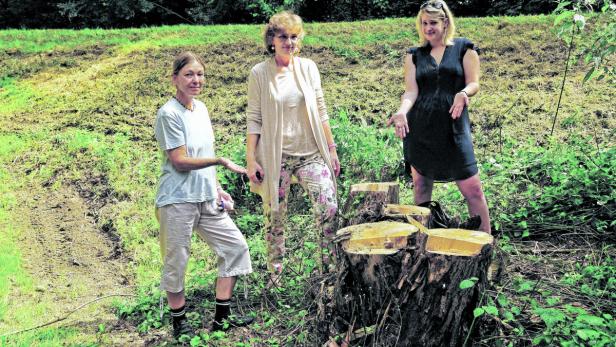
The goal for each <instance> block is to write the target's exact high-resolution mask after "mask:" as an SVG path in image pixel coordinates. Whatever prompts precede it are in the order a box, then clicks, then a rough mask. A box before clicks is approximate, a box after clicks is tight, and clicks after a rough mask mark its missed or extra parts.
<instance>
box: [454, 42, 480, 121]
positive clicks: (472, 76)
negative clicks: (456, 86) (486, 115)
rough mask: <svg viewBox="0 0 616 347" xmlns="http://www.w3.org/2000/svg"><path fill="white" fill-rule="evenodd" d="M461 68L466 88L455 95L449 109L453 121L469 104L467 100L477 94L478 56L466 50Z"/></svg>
mask: <svg viewBox="0 0 616 347" xmlns="http://www.w3.org/2000/svg"><path fill="white" fill-rule="evenodd" d="M462 66H463V67H464V81H465V83H466V86H465V87H464V88H462V90H460V91H459V92H458V93H457V94H456V95H455V97H454V99H453V104H452V105H451V108H450V109H449V113H451V118H453V119H457V118H458V117H460V115H461V114H462V111H463V110H464V107H465V106H467V105H468V103H469V100H468V98H469V97H471V96H473V95H475V94H477V93H479V54H477V52H476V51H475V50H473V49H468V50H466V53H465V54H464V58H463V60H462Z"/></svg>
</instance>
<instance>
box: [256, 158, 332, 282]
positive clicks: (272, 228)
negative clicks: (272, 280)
mask: <svg viewBox="0 0 616 347" xmlns="http://www.w3.org/2000/svg"><path fill="white" fill-rule="evenodd" d="M293 176H295V177H296V178H297V180H298V181H299V184H300V185H301V186H302V188H303V189H304V191H306V192H307V193H308V196H309V198H310V201H311V202H312V209H313V212H314V215H315V218H316V225H317V228H318V229H320V231H321V235H322V236H323V237H322V239H321V250H322V251H321V252H322V253H321V260H322V265H323V268H324V269H325V271H327V269H328V267H329V265H330V263H331V261H330V257H331V256H332V255H333V245H332V243H331V240H332V239H333V237H334V235H335V232H336V231H335V230H334V228H335V225H334V224H335V216H336V211H337V210H338V203H337V201H336V191H335V188H334V181H333V179H332V175H331V172H330V171H329V168H328V167H327V165H326V164H325V162H324V161H323V158H322V157H321V155H320V154H316V155H313V156H308V157H295V156H285V155H283V156H282V165H281V168H280V182H279V185H278V186H279V188H278V209H277V210H273V209H272V208H271V206H270V204H269V203H266V202H264V204H263V211H264V214H265V241H266V242H267V248H268V265H267V266H268V269H269V270H270V271H272V272H277V271H280V269H281V266H282V265H281V264H282V258H283V257H284V254H285V237H284V223H285V221H286V214H287V197H288V193H289V190H290V188H291V178H292V177H293Z"/></svg>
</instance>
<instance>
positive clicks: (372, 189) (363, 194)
mask: <svg viewBox="0 0 616 347" xmlns="http://www.w3.org/2000/svg"><path fill="white" fill-rule="evenodd" d="M399 201H400V185H399V184H398V183H397V182H379V183H359V184H354V185H352V186H351V189H350V191H349V197H348V198H347V200H346V203H345V204H344V207H343V208H342V212H341V213H340V217H339V220H338V229H342V228H344V227H346V226H349V225H355V224H361V223H369V222H377V221H379V220H381V219H383V210H384V206H385V205H386V204H398V203H399Z"/></svg>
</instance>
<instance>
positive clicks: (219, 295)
mask: <svg viewBox="0 0 616 347" xmlns="http://www.w3.org/2000/svg"><path fill="white" fill-rule="evenodd" d="M236 280H237V277H236V276H233V277H218V279H217V280H216V299H219V300H229V299H231V295H233V287H235V281H236Z"/></svg>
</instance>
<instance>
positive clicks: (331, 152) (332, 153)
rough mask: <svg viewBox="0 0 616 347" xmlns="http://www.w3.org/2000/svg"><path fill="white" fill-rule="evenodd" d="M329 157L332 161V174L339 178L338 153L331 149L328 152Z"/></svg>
mask: <svg viewBox="0 0 616 347" xmlns="http://www.w3.org/2000/svg"><path fill="white" fill-rule="evenodd" d="M329 156H330V158H331V161H332V168H333V169H334V174H335V175H336V177H338V176H340V160H338V152H336V147H332V148H331V149H330V150H329Z"/></svg>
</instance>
